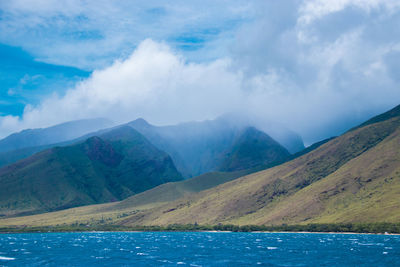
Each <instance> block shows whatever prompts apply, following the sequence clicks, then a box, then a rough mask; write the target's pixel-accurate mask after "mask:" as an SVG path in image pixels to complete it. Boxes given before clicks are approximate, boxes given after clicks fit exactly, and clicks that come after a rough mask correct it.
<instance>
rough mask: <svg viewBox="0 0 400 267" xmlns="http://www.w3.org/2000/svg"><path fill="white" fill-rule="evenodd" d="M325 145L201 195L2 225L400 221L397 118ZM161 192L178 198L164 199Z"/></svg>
mask: <svg viewBox="0 0 400 267" xmlns="http://www.w3.org/2000/svg"><path fill="white" fill-rule="evenodd" d="M322 143H323V144H318V145H319V146H317V148H316V149H314V150H312V151H310V152H308V153H306V154H304V155H302V156H300V157H298V158H296V159H294V160H291V161H289V162H286V163H284V164H281V165H279V166H276V167H273V168H269V169H267V170H264V171H260V172H257V173H252V174H249V175H246V176H242V177H240V178H237V179H234V180H231V181H227V182H225V183H222V184H220V185H217V186H215V187H211V188H209V189H207V188H204V189H205V190H201V191H198V192H197V193H196V192H192V193H189V194H187V193H186V194H177V193H176V192H177V188H179V187H176V186H172V187H167V186H166V185H165V186H162V187H163V188H164V189H162V190H161V189H160V188H161V187H158V188H154V189H153V190H149V191H146V192H143V193H141V194H139V195H136V196H132V197H130V198H127V199H126V200H123V201H121V202H116V203H109V204H106V205H100V206H99V205H94V206H87V207H81V208H77V209H70V210H64V211H60V212H54V213H48V214H41V215H36V216H29V217H20V218H17V219H4V220H0V225H3V226H7V225H8V226H10V225H23V224H30V225H54V224H56V223H60V222H62V221H61V220H62V218H73V220H74V221H79V222H82V223H92V224H93V223H94V224H96V223H104V222H102V221H101V220H100V219H101V218H103V217H106V218H107V222H106V223H112V224H120V225H128V226H129V225H168V224H173V223H178V224H186V223H192V224H193V223H199V224H218V223H223V224H226V223H232V224H239V225H244V224H266V225H279V224H303V223H304V224H305V223H340V222H344V223H346V222H398V221H399V220H400V206H399V204H398V199H399V196H400V116H390V117H389V118H387V119H385V120H380V121H377V122H375V123H369V124H365V125H364V126H360V127H356V128H354V129H353V130H351V131H349V132H347V133H345V134H343V135H342V136H339V137H336V138H333V139H331V140H327V141H326V142H322ZM187 181H190V180H187ZM185 182H186V181H185ZM157 190H160V191H159V192H163V193H162V195H163V196H171V195H172V196H174V195H177V196H178V197H177V198H174V197H166V198H164V199H162V197H161V198H160V197H157V196H158V194H157V193H155V192H156V191H157ZM140 196H145V197H144V198H142V197H140ZM150 196H152V197H150ZM75 214H79V216H76V215H75ZM70 220H72V219H70ZM70 222H71V221H70Z"/></svg>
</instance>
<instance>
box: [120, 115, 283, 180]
mask: <svg viewBox="0 0 400 267" xmlns="http://www.w3.org/2000/svg"><path fill="white" fill-rule="evenodd" d="M127 125H129V126H131V127H133V128H134V129H135V130H137V131H138V132H140V133H141V134H143V135H144V136H146V138H147V139H149V140H150V141H151V142H152V143H153V144H154V145H155V146H157V147H158V148H160V149H161V150H164V151H166V152H167V153H168V154H169V155H171V157H172V159H173V160H174V162H175V164H176V166H177V168H178V170H179V171H180V172H181V173H182V174H183V176H184V177H186V178H189V177H193V176H198V175H201V174H203V173H207V172H212V171H218V170H229V171H234V170H239V169H246V168H250V167H254V166H255V165H256V164H258V163H260V164H271V163H273V161H274V162H278V161H275V158H272V157H271V158H268V157H269V156H270V155H267V154H266V153H258V154H254V155H253V156H252V158H249V157H248V156H249V155H245V153H243V152H244V151H245V150H244V147H245V146H248V145H250V143H251V142H252V141H251V140H253V139H254V137H257V138H260V139H259V140H258V141H259V144H258V145H259V148H261V147H262V146H264V147H263V149H265V146H268V145H269V144H274V146H275V145H276V144H277V143H276V142H275V141H273V142H272V140H271V138H270V137H268V138H266V136H267V135H266V134H264V135H265V136H263V137H261V135H258V136H255V132H256V131H257V132H259V133H261V132H260V131H258V130H256V129H255V128H254V127H248V126H245V125H246V124H242V123H237V122H235V121H233V120H231V119H227V118H225V117H221V118H219V119H216V120H209V121H202V122H189V123H182V124H178V125H172V126H153V125H151V124H149V123H147V122H146V121H145V120H144V119H137V120H135V121H132V122H130V123H128V124H127ZM248 129H254V130H252V131H247V130H248ZM251 133H253V134H254V136H252V135H251ZM246 138H249V140H245V139H246ZM267 139H268V140H267ZM238 140H239V141H238ZM235 142H236V143H235ZM237 142H242V143H243V146H242V147H241V149H239V144H238V143H237ZM246 142H247V143H246ZM252 146H253V149H255V150H257V148H256V147H255V146H254V144H253V145H252ZM233 149H236V150H237V151H236V152H234V151H232V150H233ZM238 149H239V150H238ZM273 149H274V148H273ZM273 149H272V150H273ZM264 152H265V151H264ZM280 153H283V155H282V157H281V158H285V157H287V156H288V152H287V150H286V149H284V148H283V149H281V150H280ZM241 156H245V157H247V159H243V160H242V161H241V159H239V158H238V157H241ZM256 156H258V157H267V158H259V159H256V158H255V157H256ZM227 157H231V158H230V159H227ZM232 157H236V159H234V158H232ZM229 160H236V163H233V165H232V166H226V165H227V164H228V162H227V161H229ZM250 161H251V163H250ZM235 164H236V165H235ZM238 164H243V165H242V166H239V165H238Z"/></svg>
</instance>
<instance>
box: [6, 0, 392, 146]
mask: <svg viewBox="0 0 400 267" xmlns="http://www.w3.org/2000/svg"><path fill="white" fill-rule="evenodd" d="M398 25H400V3H399V2H398V1H397V0H379V1H378V0H332V1H329V0H308V1H302V0H283V1H275V0H265V1H245V0H231V1H223V0H220V1H211V0H203V1H184V0H177V1H161V0H159V1H155V0H150V1H124V0H122V1H105V0H98V1H90V0H88V1H78V0H68V1H67V0H65V1H64V0H59V1H56V0H36V1H33V0H14V1H1V2H0V56H1V57H0V62H1V67H0V73H1V75H0V88H1V91H0V136H5V135H7V134H10V133H12V132H14V131H19V130H21V129H24V128H35V127H45V126H49V125H52V124H56V123H60V122H64V121H68V120H73V119H80V118H88V117H107V118H109V119H112V120H114V121H116V122H124V121H128V120H132V119H135V118H137V117H144V118H146V119H148V120H149V121H150V122H153V123H156V124H168V123H177V122H181V121H188V120H203V119H210V118H215V117H216V116H218V115H221V114H223V113H226V112H238V113H246V114H247V115H248V116H250V117H253V118H255V120H257V121H258V123H259V124H260V125H262V124H263V123H265V122H266V121H276V122H279V123H281V124H283V125H284V126H286V127H288V128H291V129H293V130H295V131H296V132H298V133H300V134H301V135H302V136H303V138H304V139H305V142H306V143H307V144H309V143H312V142H314V141H318V140H320V139H322V138H326V137H329V136H331V135H337V134H340V133H342V132H343V131H345V130H346V129H348V128H350V127H351V126H353V125H355V124H357V123H360V122H362V121H363V120H365V119H367V118H368V117H370V116H372V115H375V114H377V113H380V112H383V111H385V110H387V109H389V108H391V107H393V106H395V105H397V104H399V103H400V88H399V82H400V72H399V69H400V63H399V62H400V27H398Z"/></svg>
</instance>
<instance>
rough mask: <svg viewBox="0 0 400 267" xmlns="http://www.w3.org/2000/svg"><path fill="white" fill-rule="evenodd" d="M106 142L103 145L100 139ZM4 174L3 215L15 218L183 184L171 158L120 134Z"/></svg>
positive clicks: (59, 150)
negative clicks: (153, 188)
mask: <svg viewBox="0 0 400 267" xmlns="http://www.w3.org/2000/svg"><path fill="white" fill-rule="evenodd" d="M102 138H103V139H102ZM102 138H99V137H91V138H89V139H87V140H86V141H85V142H82V143H78V144H75V145H71V146H66V147H55V148H52V149H50V150H46V151H43V152H40V153H38V154H35V155H34V156H32V157H30V158H27V159H24V160H22V161H19V162H17V163H15V164H12V165H8V166H6V167H3V168H1V169H0V183H1V187H0V213H2V214H4V215H8V216H10V215H16V214H24V213H37V212H44V211H49V210H57V209H63V208H70V207H74V206H81V205H88V204H95V203H104V202H110V201H116V200H121V199H124V198H126V197H128V196H130V195H133V194H135V193H139V192H143V191H145V190H147V189H150V188H152V187H154V186H157V185H159V184H162V183H165V182H170V181H177V180H179V179H181V176H180V174H179V173H178V172H177V171H176V169H175V167H174V165H173V163H172V160H171V159H170V158H169V156H168V155H167V154H165V153H164V152H162V151H159V150H158V149H157V148H155V147H154V146H152V145H151V144H150V143H149V142H148V141H147V140H146V139H144V137H143V136H141V135H140V134H139V133H137V132H136V131H135V130H133V129H131V128H129V127H126V128H119V129H116V130H114V131H112V132H109V133H107V134H105V135H103V136H102Z"/></svg>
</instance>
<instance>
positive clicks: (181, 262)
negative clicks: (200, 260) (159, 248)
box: [176, 261, 186, 265]
mask: <svg viewBox="0 0 400 267" xmlns="http://www.w3.org/2000/svg"><path fill="white" fill-rule="evenodd" d="M176 264H179V265H181V264H186V263H184V262H183V261H178V262H177V263H176Z"/></svg>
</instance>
